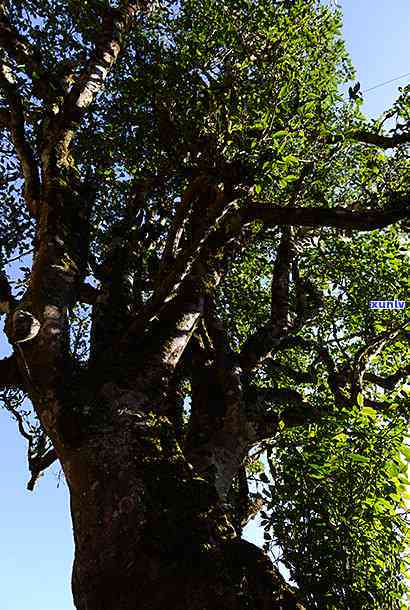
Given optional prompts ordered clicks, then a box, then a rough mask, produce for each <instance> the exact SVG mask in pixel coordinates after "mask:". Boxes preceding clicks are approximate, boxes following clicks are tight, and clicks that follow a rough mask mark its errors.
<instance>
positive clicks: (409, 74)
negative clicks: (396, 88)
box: [363, 72, 410, 93]
mask: <svg viewBox="0 0 410 610" xmlns="http://www.w3.org/2000/svg"><path fill="white" fill-rule="evenodd" d="M406 76H410V72H407V73H406V74H401V75H400V76H396V77H395V78H391V79H390V80H386V81H385V82H384V83H380V84H379V85H374V87H369V89H365V90H364V91H363V93H368V92H369V91H373V90H374V89H378V88H379V87H384V85H389V84H390V83H394V82H396V81H397V80H400V79H401V78H405V77H406Z"/></svg>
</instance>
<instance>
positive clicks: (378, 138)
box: [328, 129, 410, 149]
mask: <svg viewBox="0 0 410 610" xmlns="http://www.w3.org/2000/svg"><path fill="white" fill-rule="evenodd" d="M346 137H347V138H348V139H349V140H350V139H352V140H355V141H356V142H361V143H363V144H372V145H374V146H378V147H379V148H385V149H387V148H396V147H397V146H400V145H401V144H408V143H410V133H401V134H396V135H393V136H385V135H381V134H378V133H372V132H370V131H366V130H364V129H357V130H355V131H350V132H348V133H347V134H346V136H345V135H342V136H332V137H331V138H330V139H329V142H328V143H329V144H337V143H339V142H343V141H344V140H345V139H346Z"/></svg>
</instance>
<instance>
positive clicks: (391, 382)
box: [363, 365, 410, 390]
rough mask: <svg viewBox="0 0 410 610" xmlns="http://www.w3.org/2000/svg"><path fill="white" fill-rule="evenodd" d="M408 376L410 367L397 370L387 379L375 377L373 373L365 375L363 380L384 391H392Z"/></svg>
mask: <svg viewBox="0 0 410 610" xmlns="http://www.w3.org/2000/svg"><path fill="white" fill-rule="evenodd" d="M409 375H410V365H409V366H406V367H404V368H402V369H399V370H398V371H396V372H395V373H393V374H392V375H388V376H387V377H381V376H380V375H375V374H374V373H365V374H364V377H363V379H364V380H365V381H368V382H370V383H375V384H376V385H378V386H380V387H381V388H384V389H386V390H394V388H395V386H396V385H397V384H398V383H399V382H400V381H402V380H403V379H405V378H406V377H408V376H409Z"/></svg>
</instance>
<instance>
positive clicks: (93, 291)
mask: <svg viewBox="0 0 410 610" xmlns="http://www.w3.org/2000/svg"><path fill="white" fill-rule="evenodd" d="M100 294H101V292H100V291H99V290H98V288H95V287H94V286H91V284H87V282H85V283H84V284H81V286H80V287H79V289H78V301H79V302H80V303H86V304H87V305H95V303H96V301H97V298H98V297H99V296H100Z"/></svg>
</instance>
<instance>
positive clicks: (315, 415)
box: [246, 388, 325, 441]
mask: <svg viewBox="0 0 410 610" xmlns="http://www.w3.org/2000/svg"><path fill="white" fill-rule="evenodd" d="M246 403H247V407H248V408H247V415H248V420H249V422H250V423H251V424H252V426H253V429H254V431H255V437H256V438H255V440H256V441H260V440H263V439H264V438H269V437H271V436H272V435H273V434H274V433H275V432H277V431H278V429H279V422H280V421H282V422H284V424H285V426H287V427H293V426H305V425H308V424H310V423H312V422H315V421H318V420H320V419H321V418H322V417H323V416H324V415H325V411H321V410H318V409H317V408H316V407H314V406H312V405H311V404H309V403H308V402H306V401H305V400H304V398H303V396H302V395H301V394H300V393H299V392H296V391H295V390H292V389H289V388H286V389H273V388H272V389H271V388H268V389H265V390H254V389H253V388H250V391H249V392H248V393H247V395H246Z"/></svg>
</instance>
